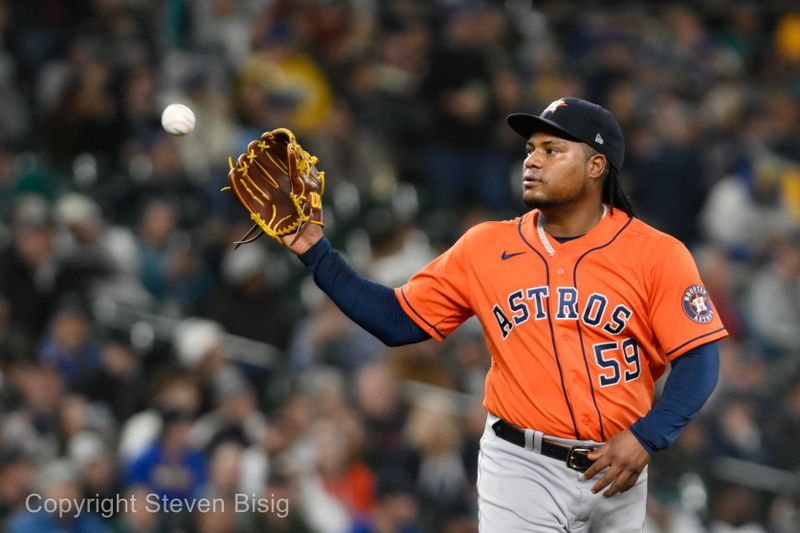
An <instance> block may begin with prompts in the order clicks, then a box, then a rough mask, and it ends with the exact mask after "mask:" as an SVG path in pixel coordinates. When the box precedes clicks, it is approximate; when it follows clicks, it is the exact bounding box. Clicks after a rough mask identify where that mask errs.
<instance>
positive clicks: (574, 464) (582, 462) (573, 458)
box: [567, 446, 594, 472]
mask: <svg viewBox="0 0 800 533" xmlns="http://www.w3.org/2000/svg"><path fill="white" fill-rule="evenodd" d="M593 450H594V448H589V447H588V446H573V447H572V448H570V449H569V453H567V467H568V468H571V469H573V470H577V471H578V472H586V471H587V470H589V467H590V466H592V464H594V461H591V460H589V452H591V451H593Z"/></svg>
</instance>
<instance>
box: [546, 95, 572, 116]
mask: <svg viewBox="0 0 800 533" xmlns="http://www.w3.org/2000/svg"><path fill="white" fill-rule="evenodd" d="M565 105H567V103H566V102H565V101H564V99H563V98H560V99H558V100H555V101H553V102H551V103H550V105H549V106H547V107H545V108H544V111H542V115H544V114H545V113H555V112H556V109H557V108H559V107H561V106H565Z"/></svg>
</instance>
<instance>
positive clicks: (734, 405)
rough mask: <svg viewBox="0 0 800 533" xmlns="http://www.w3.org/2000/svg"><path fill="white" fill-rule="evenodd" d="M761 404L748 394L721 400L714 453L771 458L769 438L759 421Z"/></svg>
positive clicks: (713, 436)
mask: <svg viewBox="0 0 800 533" xmlns="http://www.w3.org/2000/svg"><path fill="white" fill-rule="evenodd" d="M757 407H758V405H757V404H755V402H753V401H752V399H751V398H748V397H747V396H744V395H733V394H732V395H730V397H729V398H726V399H725V401H724V402H720V406H719V412H718V413H717V416H716V418H715V420H714V421H713V423H712V426H711V453H712V455H716V456H722V457H733V458H736V459H744V460H747V461H754V462H758V463H763V462H765V461H766V460H767V458H768V451H767V447H766V442H765V437H764V433H763V430H762V428H761V427H760V426H759V424H758V421H757V420H758V418H757V417H758V413H757V412H756V409H757Z"/></svg>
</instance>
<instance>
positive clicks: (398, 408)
mask: <svg viewBox="0 0 800 533" xmlns="http://www.w3.org/2000/svg"><path fill="white" fill-rule="evenodd" d="M400 386H401V385H400V383H398V380H397V377H396V376H395V375H394V374H393V373H392V371H391V370H390V369H389V368H388V367H387V366H386V364H385V363H382V362H375V363H369V364H366V365H364V366H362V367H361V368H360V369H359V371H358V373H357V374H356V376H355V391H354V392H355V404H356V409H357V410H358V412H359V415H360V416H361V418H362V420H363V421H364V429H365V430H366V432H367V434H369V435H370V438H368V439H366V441H365V443H364V446H365V447H364V461H365V462H366V463H367V465H369V466H370V467H371V468H372V469H374V470H375V471H376V472H377V471H381V470H383V469H386V468H389V467H395V468H400V467H402V466H413V463H412V457H413V455H412V449H411V447H410V446H409V443H408V442H407V440H406V439H405V438H404V437H405V435H404V427H405V424H406V409H405V406H404V405H403V404H402V391H401V389H400Z"/></svg>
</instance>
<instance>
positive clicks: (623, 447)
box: [583, 429, 650, 498]
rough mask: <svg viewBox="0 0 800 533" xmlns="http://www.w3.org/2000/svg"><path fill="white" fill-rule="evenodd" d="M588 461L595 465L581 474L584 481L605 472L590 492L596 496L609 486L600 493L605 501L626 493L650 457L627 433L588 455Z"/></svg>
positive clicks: (629, 433)
mask: <svg viewBox="0 0 800 533" xmlns="http://www.w3.org/2000/svg"><path fill="white" fill-rule="evenodd" d="M589 459H591V460H593V461H594V462H595V463H594V464H593V465H592V466H591V467H590V468H589V469H588V470H587V471H586V472H585V473H584V474H583V477H584V479H592V478H593V477H594V476H595V475H596V474H597V473H598V472H600V471H602V470H603V469H604V468H608V470H607V471H606V473H605V474H603V477H601V478H600V479H599V480H598V481H597V483H595V484H594V486H593V487H592V492H593V493H595V494H597V493H598V492H600V491H601V490H603V489H604V488H606V487H607V486H609V485H611V488H610V489H608V490H607V491H605V492H604V493H603V496H604V497H606V498H608V497H611V496H613V495H614V494H617V493H618V492H625V491H626V490H628V489H629V488H631V487H632V486H633V485H634V484H635V483H636V480H637V479H639V474H641V473H642V470H644V468H645V467H646V466H647V463H648V462H649V461H650V454H648V453H647V450H645V449H644V448H643V447H642V445H641V444H640V443H639V441H638V440H637V439H636V437H635V436H634V435H633V433H631V431H630V430H627V429H626V430H625V431H622V432H620V433H617V434H616V435H614V436H613V437H611V438H610V439H608V442H606V443H605V444H604V445H602V446H601V447H599V448H597V449H596V450H594V451H593V452H591V453H590V454H589Z"/></svg>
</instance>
